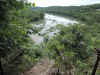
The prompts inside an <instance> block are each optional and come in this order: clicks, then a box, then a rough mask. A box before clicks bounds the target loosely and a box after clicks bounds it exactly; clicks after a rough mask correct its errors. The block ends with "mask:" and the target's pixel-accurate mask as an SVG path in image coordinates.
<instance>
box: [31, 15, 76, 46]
mask: <svg viewBox="0 0 100 75" xmlns="http://www.w3.org/2000/svg"><path fill="white" fill-rule="evenodd" d="M73 23H77V21H75V20H72V19H69V18H65V17H61V16H56V15H52V14H45V18H44V21H42V22H41V23H40V24H37V23H36V24H34V26H35V27H37V28H39V27H42V29H41V30H40V32H39V34H40V35H43V34H46V35H48V36H54V34H55V33H58V32H59V30H58V29H56V28H55V27H56V26H57V25H59V24H62V25H64V26H68V25H70V24H73ZM40 35H38V34H32V35H30V37H31V38H32V40H34V42H35V43H36V44H39V43H41V42H43V39H44V38H43V36H40Z"/></svg>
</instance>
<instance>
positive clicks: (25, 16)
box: [0, 0, 44, 75]
mask: <svg viewBox="0 0 100 75" xmlns="http://www.w3.org/2000/svg"><path fill="white" fill-rule="evenodd" d="M30 8H33V6H31V5H29V4H28V3H27V2H23V1H20V0H19V1H18V0H4V1H3V0H0V16H1V17H0V75H20V74H21V73H22V72H23V71H24V70H27V69H29V68H30V67H31V66H33V64H35V62H37V61H38V59H39V57H40V56H42V54H39V53H41V52H40V51H38V50H39V49H40V47H39V46H35V45H34V42H32V40H31V39H30V37H29V36H28V35H29V30H32V28H33V27H32V24H31V23H32V22H34V21H38V20H40V19H43V17H44V14H43V13H42V12H40V10H39V11H37V10H35V11H34V10H31V9H30ZM37 56H38V57H37Z"/></svg>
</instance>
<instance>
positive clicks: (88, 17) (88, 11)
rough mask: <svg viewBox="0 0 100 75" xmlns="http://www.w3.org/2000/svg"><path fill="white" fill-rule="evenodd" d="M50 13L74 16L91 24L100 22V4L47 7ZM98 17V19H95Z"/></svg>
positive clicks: (46, 9)
mask: <svg viewBox="0 0 100 75" xmlns="http://www.w3.org/2000/svg"><path fill="white" fill-rule="evenodd" d="M45 11H46V12H48V13H53V14H59V15H62V16H67V17H73V18H75V19H78V20H81V21H85V22H87V23H89V24H91V23H92V22H93V23H94V22H95V23H96V22H100V21H99V16H98V15H100V14H99V13H100V4H94V5H87V6H69V7H66V6H63V7H62V6H52V7H47V8H45ZM95 18H96V19H95ZM91 21H92V22H91Z"/></svg>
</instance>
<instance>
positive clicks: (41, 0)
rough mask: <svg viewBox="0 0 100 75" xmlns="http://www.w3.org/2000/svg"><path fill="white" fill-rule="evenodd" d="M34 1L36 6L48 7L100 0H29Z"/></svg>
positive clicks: (76, 4) (99, 0)
mask: <svg viewBox="0 0 100 75" xmlns="http://www.w3.org/2000/svg"><path fill="white" fill-rule="evenodd" d="M28 1H29V2H32V3H33V2H34V3H35V4H36V6H40V7H48V6H79V5H88V4H95V3H100V0H28Z"/></svg>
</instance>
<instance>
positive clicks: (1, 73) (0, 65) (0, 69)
mask: <svg viewBox="0 0 100 75" xmlns="http://www.w3.org/2000/svg"><path fill="white" fill-rule="evenodd" d="M0 75H4V71H3V67H2V62H1V59H0Z"/></svg>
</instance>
